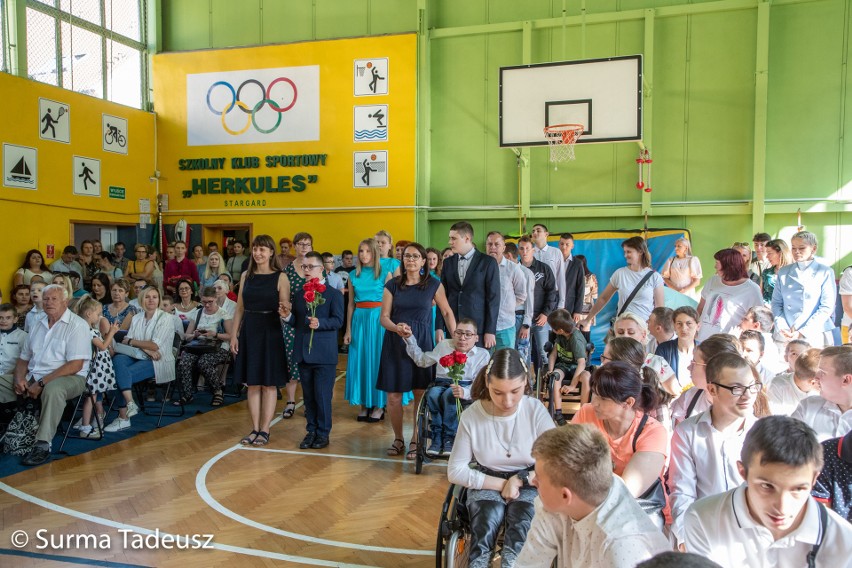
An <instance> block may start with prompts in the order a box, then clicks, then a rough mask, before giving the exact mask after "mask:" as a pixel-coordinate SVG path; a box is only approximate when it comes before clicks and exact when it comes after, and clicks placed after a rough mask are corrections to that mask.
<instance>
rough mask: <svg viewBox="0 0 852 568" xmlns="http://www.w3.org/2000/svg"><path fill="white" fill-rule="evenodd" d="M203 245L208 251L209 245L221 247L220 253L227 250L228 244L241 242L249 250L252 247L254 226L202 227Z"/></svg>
mask: <svg viewBox="0 0 852 568" xmlns="http://www.w3.org/2000/svg"><path fill="white" fill-rule="evenodd" d="M202 234H203V235H204V238H203V241H204V242H203V245H204V249H205V251H206V249H207V244H208V243H211V242H212V243H216V244H218V245H219V251H220V252H224V251H225V250H227V247H228V244H229V243H232V242H234V241H235V240H237V241H240V242H241V243H243V245H245V247H246V248H248V247H249V246H250V245H251V239H252V225H251V224H248V225H204V226H203V227H202Z"/></svg>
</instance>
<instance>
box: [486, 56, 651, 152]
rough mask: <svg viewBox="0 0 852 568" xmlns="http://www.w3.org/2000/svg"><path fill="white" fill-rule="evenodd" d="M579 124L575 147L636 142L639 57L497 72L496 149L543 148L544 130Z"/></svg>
mask: <svg viewBox="0 0 852 568" xmlns="http://www.w3.org/2000/svg"><path fill="white" fill-rule="evenodd" d="M554 124H582V125H584V126H585V130H584V132H583V136H582V137H581V138H580V139H579V140H578V141H577V143H578V144H588V143H590V142H623V141H630V140H641V139H642V56H641V55H627V56H622V57H610V58H606V59H585V60H580V61H557V62H552V63H540V64H536V65H520V66H515V67H501V68H500V146H501V147H507V146H544V145H546V144H547V140H546V139H545V137H544V133H543V129H544V127H545V126H552V125H554Z"/></svg>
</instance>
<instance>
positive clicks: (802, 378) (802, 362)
mask: <svg viewBox="0 0 852 568" xmlns="http://www.w3.org/2000/svg"><path fill="white" fill-rule="evenodd" d="M819 357H820V350H819V349H808V350H807V351H805V352H804V353H802V354H801V355H800V356H799V357H798V358H797V359H796V361H795V362H794V363H793V372H792V373H781V374H780V375H776V376H775V378H774V379H772V384H771V385H769V388H768V389H766V397H767V398H768V399H769V411H770V412H772V414H783V415H784V416H790V415H791V414H793V412H794V411H795V410H796V409H797V408H798V407H799V403H800V402H802V401H803V400H804V399H806V398H808V397H811V396H819V380H817V371H818V370H819Z"/></svg>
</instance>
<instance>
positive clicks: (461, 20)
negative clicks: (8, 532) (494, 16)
mask: <svg viewBox="0 0 852 568" xmlns="http://www.w3.org/2000/svg"><path fill="white" fill-rule="evenodd" d="M487 5H488V0H464V1H462V2H460V1H459V0H430V2H429V6H430V12H431V16H430V25H429V27H430V28H448V27H456V26H470V25H474V24H484V23H485V15H486V13H487V8H486V6H487Z"/></svg>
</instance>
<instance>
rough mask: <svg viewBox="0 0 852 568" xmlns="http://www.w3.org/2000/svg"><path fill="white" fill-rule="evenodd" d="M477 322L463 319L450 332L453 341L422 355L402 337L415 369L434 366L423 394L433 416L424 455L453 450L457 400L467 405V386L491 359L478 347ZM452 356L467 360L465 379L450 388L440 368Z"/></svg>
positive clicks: (413, 341)
mask: <svg viewBox="0 0 852 568" xmlns="http://www.w3.org/2000/svg"><path fill="white" fill-rule="evenodd" d="M477 332H478V330H477V329H476V322H475V321H473V320H472V319H469V318H462V319H461V320H460V321H459V322H458V324H456V329H455V331H454V332H453V337H452V339H444V340H443V341H441V342H439V343H438V345H437V346H436V347H435V349H433V350H432V351H429V352H426V353H424V352H423V351H421V350H420V346H419V345H417V339H416V338H415V337H414V335H412V334H411V333H409V334H408V336H407V337H405V351H406V353H408V356H409V357H411V359H412V360H413V361H414V364H415V365H417V366H418V367H431V366H432V365H436V366H437V372H436V379H435V384H434V386H432V387H431V388H430V389H429V390H427V391H426V395H425V396H426V404H427V405H428V406H429V412H430V413H431V415H432V423H431V430H432V436H431V439H432V442H431V443H430V444H429V448H428V449H427V450H426V453H428V454H433V455H438V454H441V453H443V454H447V455H449V453H450V451H452V449H453V442H454V441H455V439H456V430H458V427H459V416H458V410H457V405H456V399H464V400H466V401H468V402H469V401H470V386H471V384H472V383H473V379H475V378H476V374H477V373H478V372H479V370H480V369H481V368H482V367H484V366H485V365H487V364H488V360H489V359H490V355H489V353H488V350H487V349H484V348H481V347H477V346H476V342H477V341H479V335H478V333H477ZM454 352H459V353H463V354H464V355H465V356H466V361H465V363H464V375H463V376H462V379H461V380H460V381H459V384H458V385H455V384H453V380H452V379H451V378H450V375H449V371H448V369H447V368H446V367H444V366H443V365H441V363H440V361H441V358H442V357H445V356H447V355H452V354H453V353H454Z"/></svg>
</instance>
